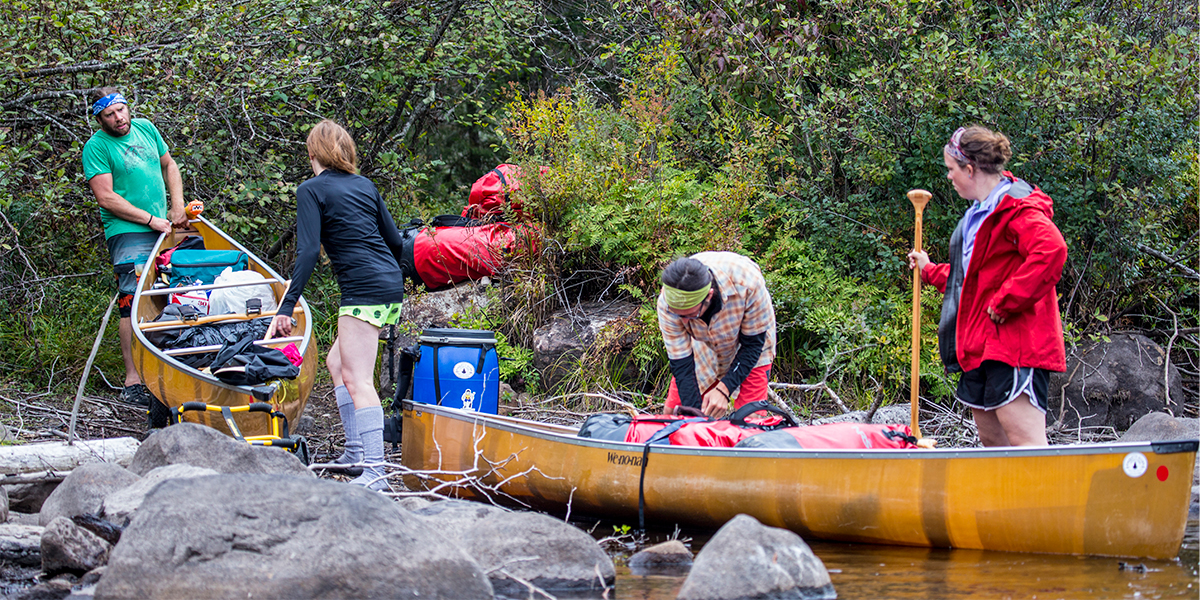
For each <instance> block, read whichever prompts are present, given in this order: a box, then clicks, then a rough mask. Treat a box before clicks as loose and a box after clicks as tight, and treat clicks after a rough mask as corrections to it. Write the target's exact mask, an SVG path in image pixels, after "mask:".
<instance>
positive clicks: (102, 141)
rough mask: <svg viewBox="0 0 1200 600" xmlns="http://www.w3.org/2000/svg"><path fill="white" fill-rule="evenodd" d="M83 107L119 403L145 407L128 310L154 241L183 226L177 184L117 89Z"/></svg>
mask: <svg viewBox="0 0 1200 600" xmlns="http://www.w3.org/2000/svg"><path fill="white" fill-rule="evenodd" d="M88 100H89V101H90V102H91V103H92V115H93V116H95V117H96V121H97V122H98V123H99V124H100V131H97V132H95V133H94V134H92V137H91V139H89V140H88V142H87V144H86V145H84V147H83V176H84V179H85V180H86V181H87V183H88V187H90V188H91V189H92V193H93V194H95V195H96V201H97V202H98V203H99V204H100V219H101V221H102V222H103V223H104V238H105V242H106V243H107V245H108V252H109V255H110V256H111V257H112V263H113V273H114V274H115V276H116V278H117V287H118V288H119V290H120V297H119V299H118V301H117V305H118V306H119V307H120V309H121V322H120V327H119V329H118V331H119V332H120V338H121V355H122V356H123V357H124V359H125V389H124V390H123V391H122V394H121V396H122V398H123V399H124V400H125V401H126V402H130V403H133V404H139V405H142V406H149V404H150V398H151V397H150V390H148V389H147V388H146V386H145V385H143V384H142V379H141V377H140V376H139V375H138V372H137V370H136V369H135V368H134V364H133V349H132V346H133V323H132V319H131V318H130V308H131V304H132V301H133V292H134V291H135V290H136V289H137V281H138V276H139V273H138V270H140V269H141V268H142V266H144V265H145V264H146V260H147V259H148V258H149V256H150V252H151V251H153V249H154V243H155V242H156V241H157V240H158V235H159V234H160V233H167V232H169V231H171V227H173V226H174V227H186V226H187V215H186V214H185V213H184V208H183V178H182V177H181V176H180V175H179V166H178V165H176V164H175V160H174V159H172V158H171V153H170V152H168V151H167V144H166V142H164V141H163V138H162V135H160V134H159V133H158V129H156V128H155V127H154V124H153V123H151V122H150V121H147V120H146V119H133V118H131V117H130V114H129V104H128V103H127V102H126V101H125V97H124V96H122V95H121V93H120V92H118V91H117V90H116V88H111V87H104V88H98V89H95V90H92V91H91V93H89V95H88ZM168 191H169V192H170V197H171V203H170V206H169V207H168V205H167V192H168Z"/></svg>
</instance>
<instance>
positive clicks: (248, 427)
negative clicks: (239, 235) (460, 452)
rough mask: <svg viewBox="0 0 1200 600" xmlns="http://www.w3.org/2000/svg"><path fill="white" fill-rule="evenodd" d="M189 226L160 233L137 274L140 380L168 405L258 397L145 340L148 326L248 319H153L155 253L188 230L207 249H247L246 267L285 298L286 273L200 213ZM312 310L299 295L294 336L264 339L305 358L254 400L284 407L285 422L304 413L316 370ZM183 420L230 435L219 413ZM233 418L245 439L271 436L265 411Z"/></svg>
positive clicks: (234, 402) (158, 306) (156, 306)
mask: <svg viewBox="0 0 1200 600" xmlns="http://www.w3.org/2000/svg"><path fill="white" fill-rule="evenodd" d="M192 227H193V228H194V229H193V230H184V231H174V232H172V233H169V234H163V235H161V236H159V238H158V244H157V245H156V246H155V249H154V252H152V253H151V255H150V259H149V260H148V261H147V262H146V265H145V266H144V267H143V270H142V273H143V274H146V273H149V274H151V276H149V277H146V276H143V277H142V278H141V281H140V282H139V284H138V290H137V293H135V294H134V297H133V306H132V316H133V322H134V328H133V360H134V363H135V366H136V368H137V371H138V374H139V375H141V377H142V381H143V382H144V383H145V384H146V386H147V387H149V388H150V392H151V393H153V394H154V396H155V397H156V398H158V399H159V400H160V401H162V402H163V403H164V404H165V405H166V406H167V407H168V408H174V407H178V406H181V405H183V403H185V402H204V403H206V404H208V405H211V406H229V407H236V406H246V405H248V404H250V403H252V402H255V401H256V398H255V397H254V394H253V392H252V390H251V388H250V387H249V386H240V385H229V384H227V383H224V382H222V381H221V380H219V379H217V378H216V377H214V376H212V375H210V374H208V373H204V372H201V371H199V370H196V369H194V368H192V367H189V366H187V365H185V364H183V363H182V362H180V361H179V360H177V359H175V358H174V357H173V355H177V354H174V353H176V352H179V351H177V350H162V349H160V348H158V347H156V346H154V345H153V344H151V343H150V342H149V341H148V340H147V339H146V335H145V334H146V332H148V331H154V330H161V329H164V328H168V329H169V328H173V327H174V328H179V327H194V326H196V325H200V324H204V323H218V322H227V321H234V320H238V319H245V318H246V317H244V316H240V317H239V316H236V315H226V316H208V317H201V318H200V319H197V320H195V321H186V322H185V321H171V322H166V323H163V322H154V319H155V318H156V317H158V315H159V314H160V313H161V312H162V309H163V307H164V306H166V304H167V295H166V293H165V291H164V290H159V289H154V287H153V286H154V280H155V277H154V276H153V275H155V267H154V257H156V256H158V254H159V253H160V252H162V251H163V250H167V249H169V248H172V247H174V246H175V245H176V244H177V243H179V242H180V241H182V240H183V238H185V237H188V236H190V235H199V236H200V237H202V238H204V247H205V248H206V249H208V250H239V251H241V252H245V253H246V255H247V256H248V257H249V258H250V265H249V268H250V269H251V270H253V271H257V272H258V273H261V274H262V275H263V277H265V278H266V279H267V283H268V284H269V285H270V286H271V290H272V292H273V293H274V294H275V299H276V301H277V302H278V301H279V300H282V299H283V295H284V293H285V292H286V290H287V285H286V281H285V280H284V278H282V277H280V276H279V274H278V273H276V272H275V271H274V270H273V269H271V267H270V266H269V265H267V263H266V262H264V261H262V260H260V259H259V258H258V257H256V256H255V255H254V254H253V253H252V252H250V251H249V250H247V249H246V248H245V247H243V246H242V245H241V244H239V243H237V242H236V241H234V240H233V238H231V237H229V236H228V235H227V234H226V233H225V232H224V231H221V230H220V229H218V228H217V227H216V226H215V225H213V224H212V223H211V222H209V221H208V220H207V219H205V218H203V217H199V218H197V219H194V220H192ZM215 287H219V286H213V285H208V286H200V287H197V288H193V289H210V288H215ZM271 314H273V313H271V312H264V313H262V315H256V317H258V316H267V315H271ZM310 315H311V313H310V312H309V310H308V303H307V302H305V300H304V298H300V301H299V302H298V303H297V305H296V310H295V312H294V314H293V316H294V318H295V319H296V321H297V324H296V328H295V330H294V332H293V336H292V337H290V338H280V339H278V340H277V341H276V340H273V341H272V342H273V343H271V344H268V345H269V346H272V347H282V346H285V345H287V344H288V343H295V344H296V347H297V348H299V350H300V355H301V356H303V357H304V362H303V363H302V364H301V365H300V376H299V377H297V378H295V379H291V380H278V381H279V384H278V385H277V386H276V387H275V389H274V391H273V393H271V394H270V397H269V398H258V399H257V400H258V401H265V402H268V403H269V404H271V406H272V408H273V409H274V410H277V411H280V412H282V413H283V414H284V416H286V417H287V419H288V422H289V423H295V421H296V419H298V418H299V417H300V415H301V414H302V413H303V412H304V405H305V404H306V403H307V402H308V394H309V392H311V391H312V386H313V379H314V376H315V374H316V371H317V349H316V342H315V340H313V339H312V330H313V327H312V319H311V318H310ZM196 350H203V349H196ZM193 351H195V350H193ZM208 351H215V349H213V348H209V349H208ZM185 352H186V351H185ZM184 419H185V420H188V421H192V422H196V423H201V424H203V425H207V426H209V427H212V428H214V429H217V430H220V431H222V432H224V433H226V434H229V428H228V427H226V426H225V421H224V418H223V417H222V415H221V413H220V412H187V413H185V414H184ZM234 419H235V421H236V423H237V427H238V429H240V430H241V433H242V435H244V436H246V437H247V438H249V437H252V436H269V435H270V434H271V433H272V431H271V429H270V419H269V417H268V416H267V414H266V413H240V414H237V415H236V416H235V417H234Z"/></svg>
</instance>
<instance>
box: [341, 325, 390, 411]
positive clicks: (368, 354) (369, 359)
mask: <svg viewBox="0 0 1200 600" xmlns="http://www.w3.org/2000/svg"><path fill="white" fill-rule="evenodd" d="M337 345H338V346H339V347H340V350H341V352H340V357H341V376H342V377H341V378H342V385H344V386H346V389H347V390H349V392H350V397H352V398H354V408H356V409H358V408H366V407H369V406H380V403H379V393H378V392H376V391H375V358H376V357H377V356H378V354H379V328H378V327H376V326H374V325H372V324H370V323H367V322H366V321H360V320H358V319H356V318H354V317H349V316H342V317H338V339H337ZM335 381H336V380H335Z"/></svg>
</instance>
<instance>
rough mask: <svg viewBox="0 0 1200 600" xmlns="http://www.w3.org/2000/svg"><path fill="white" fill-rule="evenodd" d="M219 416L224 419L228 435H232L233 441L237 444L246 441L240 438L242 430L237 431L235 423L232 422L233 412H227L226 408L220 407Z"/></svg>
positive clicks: (227, 408)
mask: <svg viewBox="0 0 1200 600" xmlns="http://www.w3.org/2000/svg"><path fill="white" fill-rule="evenodd" d="M221 416H222V417H225V425H227V426H228V427H229V435H232V436H233V439H235V440H237V441H239V442H244V441H246V438H245V437H242V430H240V429H238V426H237V423H235V422H234V420H233V411H231V410H229V407H228V406H222V407H221Z"/></svg>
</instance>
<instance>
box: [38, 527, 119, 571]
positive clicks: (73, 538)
mask: <svg viewBox="0 0 1200 600" xmlns="http://www.w3.org/2000/svg"><path fill="white" fill-rule="evenodd" d="M110 550H112V545H111V544H109V543H108V542H106V541H104V540H103V539H102V538H101V537H100V536H98V535H96V534H94V533H92V532H90V531H88V530H86V529H84V528H82V527H80V526H78V525H76V524H75V523H74V522H72V521H71V520H70V519H68V518H66V517H57V518H55V519H54V520H53V521H50V524H49V525H47V526H46V530H45V531H44V532H42V540H41V554H42V571H45V572H46V573H50V574H54V573H61V572H68V573H77V574H83V573H86V572H88V571H91V570H92V569H95V568H97V567H102V566H104V565H105V564H106V563H107V562H108V553H109V551H110Z"/></svg>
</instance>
